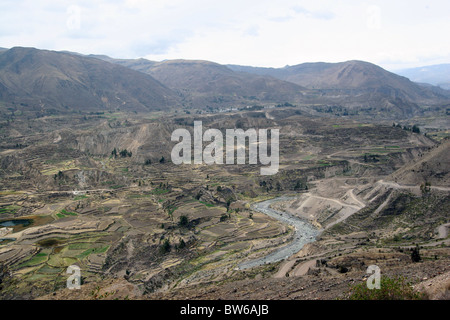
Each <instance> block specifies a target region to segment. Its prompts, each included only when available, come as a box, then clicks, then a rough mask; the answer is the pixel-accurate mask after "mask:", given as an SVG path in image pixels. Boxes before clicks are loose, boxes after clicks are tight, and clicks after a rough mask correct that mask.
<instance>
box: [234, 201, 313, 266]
mask: <svg viewBox="0 0 450 320" xmlns="http://www.w3.org/2000/svg"><path fill="white" fill-rule="evenodd" d="M289 199H292V197H278V198H275V199H270V200H266V201H262V202H258V203H255V204H253V205H252V209H253V210H256V211H259V212H262V213H264V214H266V215H268V216H269V217H272V218H275V219H277V220H278V221H281V222H283V223H286V224H289V225H291V226H293V227H294V228H295V231H294V238H293V239H292V240H291V241H290V242H289V243H288V244H287V245H285V246H283V247H281V248H279V249H277V250H275V251H274V252H272V253H270V254H268V255H266V256H264V257H261V258H257V259H255V260H250V261H246V262H243V263H241V264H240V265H239V266H238V268H239V269H241V270H242V269H248V268H253V267H257V266H260V265H263V264H266V263H273V262H278V261H281V260H284V259H287V258H288V257H290V256H291V255H293V254H295V253H297V252H298V251H300V250H301V249H302V248H303V246H304V245H305V244H307V243H310V242H314V241H315V240H316V237H317V236H318V235H319V233H320V230H319V229H317V228H316V227H314V226H313V225H312V224H311V223H309V222H307V221H305V220H302V219H300V218H298V217H296V216H293V215H291V214H288V213H286V212H282V211H278V210H274V209H272V208H270V205H271V204H272V203H274V202H278V201H285V200H289Z"/></svg>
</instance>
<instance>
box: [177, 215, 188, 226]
mask: <svg viewBox="0 0 450 320" xmlns="http://www.w3.org/2000/svg"><path fill="white" fill-rule="evenodd" d="M178 224H179V225H180V226H182V227H186V226H187V225H188V224H189V219H188V217H186V216H180V221H179V222H178Z"/></svg>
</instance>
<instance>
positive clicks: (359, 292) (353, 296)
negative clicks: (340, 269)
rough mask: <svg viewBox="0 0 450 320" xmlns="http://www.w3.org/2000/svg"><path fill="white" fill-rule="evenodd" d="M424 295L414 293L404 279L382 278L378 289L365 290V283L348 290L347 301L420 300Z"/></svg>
mask: <svg viewBox="0 0 450 320" xmlns="http://www.w3.org/2000/svg"><path fill="white" fill-rule="evenodd" d="M423 298H424V295H423V294H422V293H420V292H415V291H414V290H413V288H412V286H411V284H410V283H409V282H407V281H406V279H405V278H404V277H397V278H389V277H386V276H382V277H381V279H380V289H369V288H367V284H366V282H363V283H360V284H357V285H355V286H353V287H352V288H350V290H349V292H348V296H347V299H348V300H421V299H423Z"/></svg>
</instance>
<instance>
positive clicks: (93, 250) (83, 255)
mask: <svg viewBox="0 0 450 320" xmlns="http://www.w3.org/2000/svg"><path fill="white" fill-rule="evenodd" d="M108 249H109V246H106V247H101V248H90V249H87V250H86V251H83V252H82V253H81V254H80V255H78V257H77V258H79V259H84V258H86V257H87V256H89V255H91V254H100V253H105V252H106V251H108Z"/></svg>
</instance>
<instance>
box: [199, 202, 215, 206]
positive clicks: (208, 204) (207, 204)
mask: <svg viewBox="0 0 450 320" xmlns="http://www.w3.org/2000/svg"><path fill="white" fill-rule="evenodd" d="M199 202H200V203H201V204H204V205H205V206H207V207H214V205H213V204H211V203H207V202H205V201H199Z"/></svg>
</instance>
